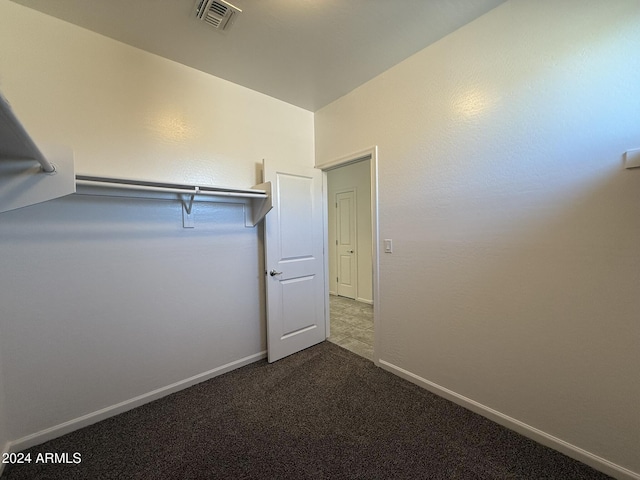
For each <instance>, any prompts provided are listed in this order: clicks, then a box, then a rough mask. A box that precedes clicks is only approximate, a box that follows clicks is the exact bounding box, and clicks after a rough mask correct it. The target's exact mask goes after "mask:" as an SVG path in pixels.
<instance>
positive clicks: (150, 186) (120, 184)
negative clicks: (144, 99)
mask: <svg viewBox="0 0 640 480" xmlns="http://www.w3.org/2000/svg"><path fill="white" fill-rule="evenodd" d="M76 185H84V186H90V187H91V186H98V187H112V188H119V189H126V190H143V191H151V192H163V193H179V194H185V195H211V196H219V197H240V198H267V196H268V195H267V193H266V192H265V191H264V190H256V189H248V188H247V189H240V188H228V187H211V186H208V187H207V186H205V187H203V186H199V185H184V184H179V183H161V182H147V181H143V180H130V179H123V178H111V177H92V176H88V175H76Z"/></svg>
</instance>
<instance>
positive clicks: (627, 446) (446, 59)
mask: <svg viewBox="0 0 640 480" xmlns="http://www.w3.org/2000/svg"><path fill="white" fill-rule="evenodd" d="M639 24H640V2H638V1H637V0H616V1H611V2H603V1H582V0H563V1H562V2H556V1H551V0H545V1H539V2H529V1H525V0H517V1H509V2H507V3H506V4H504V5H502V6H500V7H498V8H496V9H495V10H493V11H491V12H489V13H488V14H486V15H484V16H483V17H481V18H479V19H478V20H476V21H474V22H472V23H471V24H469V25H467V26H465V27H463V28H461V29H460V30H458V31H456V32H454V33H453V34H451V35H449V36H448V37H445V38H444V39H442V40H441V41H439V42H438V43H436V44H434V45H432V46H431V47H428V48H426V49H425V50H423V51H421V52H419V53H417V54H416V55H414V56H413V57H411V58H409V59H408V60H406V61H404V62H403V63H401V64H399V65H397V66H396V67H394V68H392V69H390V70H388V71H387V72H385V73H384V74H382V75H380V76H379V77H377V78H375V79H374V80H372V81H370V82H368V83H367V84H365V85H363V86H361V87H360V88H358V89H357V90H355V91H353V92H352V93H350V94H349V95H347V96H345V97H343V98H341V99H339V100H337V101H336V102H334V103H333V104H331V105H329V106H327V107H326V108H324V109H322V110H320V111H319V112H317V113H316V118H315V121H316V155H317V158H316V163H317V164H318V165H321V164H322V163H323V162H329V161H331V160H334V159H336V158H340V157H342V156H344V155H347V154H349V153H350V152H354V151H359V150H362V149H363V148H366V147H368V146H370V145H378V147H379V171H380V180H379V195H380V224H379V225H380V235H381V238H392V239H393V240H394V253H393V254H392V255H382V256H381V265H380V291H381V294H380V309H381V310H380V318H379V319H378V320H379V321H378V323H377V324H376V325H377V326H378V329H377V330H376V335H377V337H378V340H379V343H378V345H379V347H380V348H379V349H378V351H377V354H378V355H379V357H380V359H382V360H384V361H386V362H388V363H389V364H391V365H394V366H396V367H400V368H402V369H404V370H406V371H407V372H409V373H410V374H413V375H415V376H417V377H419V378H421V379H423V380H426V381H427V382H432V383H433V384H435V385H439V386H441V387H443V388H446V389H449V390H450V391H452V392H455V393H456V394H458V395H461V396H464V397H466V398H467V399H471V400H473V401H475V402H478V403H480V404H482V405H484V406H487V407H489V408H492V409H494V410H496V411H498V412H500V414H502V415H507V416H509V417H511V418H513V419H516V420H518V421H520V422H524V423H525V424H527V425H529V426H531V427H534V428H537V429H539V430H541V431H542V432H544V433H546V434H548V435H552V436H554V437H556V438H559V439H561V440H563V441H565V442H568V443H570V444H572V445H574V446H577V447H578V448H581V449H584V450H585V451H587V452H590V454H593V455H596V456H599V457H602V458H604V459H606V460H608V461H611V462H613V463H615V464H617V465H619V466H622V467H624V468H627V469H630V470H633V471H636V472H640V456H638V451H640V415H638V405H640V382H638V372H639V371H640V354H639V352H640V348H639V343H640V322H639V321H638V319H639V318H640V295H638V285H640V251H639V250H638V245H640V171H636V170H624V169H623V168H622V153H623V152H624V151H625V150H627V149H630V148H638V147H640V121H639V118H640V117H639V113H640V56H639V55H638V52H639V51H640V29H639V28H638V25H639Z"/></svg>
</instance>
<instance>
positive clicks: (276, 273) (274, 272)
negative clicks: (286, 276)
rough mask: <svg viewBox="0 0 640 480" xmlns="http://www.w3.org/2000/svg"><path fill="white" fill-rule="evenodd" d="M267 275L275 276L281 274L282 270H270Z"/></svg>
mask: <svg viewBox="0 0 640 480" xmlns="http://www.w3.org/2000/svg"><path fill="white" fill-rule="evenodd" d="M269 275H271V276H272V277H275V276H276V275H282V272H276V271H275V270H271V271H270V272H269Z"/></svg>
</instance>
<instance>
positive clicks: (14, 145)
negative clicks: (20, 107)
mask: <svg viewBox="0 0 640 480" xmlns="http://www.w3.org/2000/svg"><path fill="white" fill-rule="evenodd" d="M43 152H44V153H43ZM35 162H38V163H39V165H37V164H35ZM75 188H76V186H75V178H74V171H73V152H71V151H70V150H69V149H66V148H62V147H55V148H54V147H48V148H44V149H42V150H41V149H40V148H38V146H37V145H36V144H35V142H34V141H33V140H32V139H31V137H30V136H29V134H28V133H27V131H26V129H25V128H24V126H23V125H22V123H20V121H19V120H18V117H16V115H15V113H14V112H13V109H12V108H11V105H10V104H9V102H8V101H7V99H6V98H5V97H4V96H3V95H2V93H1V92H0V213H1V212H7V211H9V210H15V209H16V208H20V207H26V206H28V205H33V204H36V203H40V202H45V201H47V200H52V199H54V198H58V197H63V196H65V195H69V194H71V193H73V192H75Z"/></svg>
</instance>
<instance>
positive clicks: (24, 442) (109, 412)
mask: <svg viewBox="0 0 640 480" xmlns="http://www.w3.org/2000/svg"><path fill="white" fill-rule="evenodd" d="M266 356H267V352H266V351H263V352H259V353H256V354H253V355H249V356H248V357H244V358H241V359H240V360H236V361H233V362H230V363H227V364H226V365H222V366H220V367H217V368H214V369H212V370H209V371H208V372H204V373H201V374H199V375H195V376H193V377H190V378H186V379H184V380H180V381H179V382H176V383H172V384H171V385H167V386H166V387H162V388H158V389H157V390H153V391H151V392H148V393H145V394H142V395H138V396H137V397H134V398H131V399H129V400H125V401H124V402H120V403H117V404H115V405H111V406H109V407H106V408H102V409H100V410H97V411H95V412H92V413H89V414H87V415H83V416H81V417H78V418H74V419H73V420H69V421H68V422H64V423H61V424H59V425H56V426H54V427H51V428H47V429H45V430H41V431H39V432H36V433H33V434H31V435H27V436H25V437H22V438H19V439H18V440H14V441H12V442H9V443H8V445H7V448H8V451H11V452H19V451H21V450H24V449H26V448H30V447H33V446H34V445H39V444H41V443H44V442H48V441H49V440H52V439H54V438H57V437H60V436H62V435H66V434H67V433H70V432H73V431H75V430H78V429H80V428H84V427H87V426H89V425H92V424H94V423H97V422H99V421H101V420H105V419H107V418H109V417H113V416H114V415H118V414H120V413H124V412H126V411H128V410H131V409H133V408H136V407H139V406H141V405H144V404H145V403H149V402H152V401H154V400H157V399H159V398H162V397H165V396H167V395H170V394H172V393H175V392H178V391H180V390H183V389H185V388H188V387H191V386H193V385H195V384H197V383H200V382H204V381H206V380H209V379H211V378H213V377H217V376H218V375H222V374H223V373H227V372H230V371H231V370H235V369H236V368H240V367H243V366H245V365H248V364H250V363H253V362H257V361H258V360H262V359H263V358H266ZM0 468H1V467H0ZM0 472H1V470H0Z"/></svg>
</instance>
